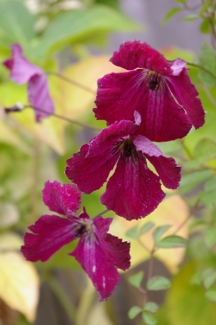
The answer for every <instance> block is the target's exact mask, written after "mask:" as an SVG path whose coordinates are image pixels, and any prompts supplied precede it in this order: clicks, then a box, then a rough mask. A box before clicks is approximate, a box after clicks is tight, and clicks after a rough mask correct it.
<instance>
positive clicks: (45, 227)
mask: <svg viewBox="0 0 216 325" xmlns="http://www.w3.org/2000/svg"><path fill="white" fill-rule="evenodd" d="M29 230H30V231H31V233H29V232H27V233H26V234H25V236H24V245H23V246H22V247H21V252H22V253H23V255H24V256H25V258H26V259H27V260H28V261H32V262H36V261H42V262H44V261H46V260H48V259H49V258H50V257H51V256H52V255H53V254H54V253H55V252H56V251H58V250H59V249H60V248H61V247H62V246H64V245H66V244H68V243H70V242H71V241H72V240H74V238H75V237H74V235H73V232H72V223H71V221H70V220H68V219H65V218H60V217H58V216H55V215H44V216H41V217H40V218H39V219H38V220H37V221H36V222H35V224H34V225H31V226H30V227H29Z"/></svg>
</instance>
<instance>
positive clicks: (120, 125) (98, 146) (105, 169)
mask: <svg viewBox="0 0 216 325" xmlns="http://www.w3.org/2000/svg"><path fill="white" fill-rule="evenodd" d="M140 122H141V121H140V115H139V113H137V112H136V111H135V123H134V122H132V121H129V120H127V121H126V120H122V121H119V122H115V123H114V124H112V125H110V126H109V127H108V128H106V129H103V130H102V131H101V132H100V133H99V134H98V135H97V136H95V137H94V138H93V139H92V140H91V141H90V142H89V144H85V145H83V146H82V147H81V149H80V151H79V152H78V153H76V154H75V155H73V156H72V158H70V159H68V160H67V165H68V166H67V167H66V171H65V172H66V175H67V177H68V178H69V179H70V180H72V181H73V182H74V183H76V184H77V186H78V188H79V189H80V190H81V191H82V192H84V193H87V194H89V193H91V192H93V191H95V190H97V189H99V188H100V187H101V186H102V185H103V184H104V182H105V181H106V180H107V178H108V176H109V174H110V172H111V171H112V170H113V169H114V171H113V174H112V176H111V177H110V179H109V180H108V183H107V187H106V191H105V193H104V194H103V195H102V196H101V202H102V204H104V205H105V206H106V207H107V209H109V210H113V211H114V212H115V213H116V214H118V215H120V216H122V217H125V218H126V219H129V220H131V219H139V218H141V217H145V216H146V215H148V214H149V213H151V212H152V211H153V210H154V209H156V207H157V206H158V204H159V203H160V202H161V201H162V200H163V198H164V197H165V193H164V192H163V191H162V189H161V184H160V181H162V183H163V184H164V186H166V187H167V188H170V189H176V188H177V187H178V185H179V181H180V178H181V175H180V171H181V168H180V167H179V166H177V165H176V162H175V160H174V159H173V158H167V157H165V156H164V155H163V153H162V152H161V151H160V149H159V148H158V147H157V146H156V145H155V144H153V143H152V142H151V141H150V140H149V139H148V138H146V137H144V136H143V135H140V133H139V132H140V126H139V124H140ZM147 160H148V161H149V162H150V163H151V164H152V165H153V166H154V168H155V170H156V172H157V174H158V175H156V174H155V173H154V172H153V171H152V170H150V169H149V167H148V165H147Z"/></svg>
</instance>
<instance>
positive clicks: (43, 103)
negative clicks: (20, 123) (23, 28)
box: [3, 44, 55, 122]
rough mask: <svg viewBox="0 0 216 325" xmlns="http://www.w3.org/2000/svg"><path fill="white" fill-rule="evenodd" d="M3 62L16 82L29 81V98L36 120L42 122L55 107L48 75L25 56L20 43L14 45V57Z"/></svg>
mask: <svg viewBox="0 0 216 325" xmlns="http://www.w3.org/2000/svg"><path fill="white" fill-rule="evenodd" d="M3 64H4V66H5V67H6V68H7V69H9V70H10V77H11V79H12V80H13V81H14V82H16V83H17V84H24V83H26V82H27V83H28V99H29V102H30V103H31V105H32V106H33V108H34V110H35V116H36V121H37V122H40V120H41V118H43V117H48V116H50V115H51V114H53V112H54V110H55V108H54V103H53V101H52V99H51V97H50V94H49V86H48V80H47V76H46V74H45V73H44V72H43V70H41V69H40V68H39V67H37V66H36V65H34V64H32V63H30V62H29V61H28V60H27V59H26V58H25V57H24V56H23V53H22V48H21V46H20V45H19V44H13V45H12V57H11V58H10V59H8V60H6V61H4V62H3Z"/></svg>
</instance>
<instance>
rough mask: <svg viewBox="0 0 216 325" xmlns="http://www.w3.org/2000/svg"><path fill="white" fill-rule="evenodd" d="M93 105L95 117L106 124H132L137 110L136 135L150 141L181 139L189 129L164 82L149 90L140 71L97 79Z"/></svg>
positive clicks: (188, 124) (145, 78)
mask: <svg viewBox="0 0 216 325" xmlns="http://www.w3.org/2000/svg"><path fill="white" fill-rule="evenodd" d="M173 78H174V77H173ZM174 95H175V94H174ZM95 103H96V106H97V108H95V109H94V113H95V116H96V118H97V119H99V120H106V121H107V123H108V124H112V123H114V122H115V121H120V120H123V119H128V120H131V121H134V111H135V110H136V111H138V112H139V114H140V115H141V120H142V123H141V126H140V129H139V132H140V133H141V134H143V135H144V136H146V137H147V138H149V139H150V140H151V141H170V140H174V139H177V138H182V137H183V136H185V135H186V134H187V133H188V132H189V130H190V129H191V127H192V124H191V120H190V117H189V116H188V115H187V114H186V113H185V111H184V109H183V108H182V106H180V105H179V104H178V103H177V102H176V100H175V99H174V97H173V94H171V92H170V90H169V88H168V87H167V85H166V82H165V81H164V80H163V79H161V81H160V85H159V87H158V89H154V90H152V89H150V88H149V85H148V76H147V75H145V73H144V72H143V70H141V69H138V70H134V71H129V72H123V73H111V74H108V75H106V76H104V77H103V78H102V79H99V81H98V91H97V98H96V101H95Z"/></svg>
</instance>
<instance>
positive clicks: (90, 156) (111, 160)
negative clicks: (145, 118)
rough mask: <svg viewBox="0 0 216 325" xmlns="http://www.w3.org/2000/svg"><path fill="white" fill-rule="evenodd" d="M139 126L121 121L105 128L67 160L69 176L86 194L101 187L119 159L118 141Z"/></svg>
mask: <svg viewBox="0 0 216 325" xmlns="http://www.w3.org/2000/svg"><path fill="white" fill-rule="evenodd" d="M137 127H138V125H136V124H134V123H133V122H131V121H120V122H118V123H114V124H113V125H111V126H110V127H108V128H106V129H103V130H102V131H101V132H100V133H99V134H98V135H97V136H96V137H94V138H93V139H92V140H91V141H90V143H89V144H85V145H84V146H82V148H81V149H80V151H79V152H78V153H76V154H74V155H73V157H72V158H70V159H68V160H67V165H68V166H67V167H66V170H65V173H66V175H67V177H68V178H69V179H70V180H71V181H72V182H74V183H76V184H77V186H78V188H79V189H80V190H81V191H82V192H84V193H86V194H89V193H91V192H93V191H95V190H97V189H99V188H100V187H101V186H102V185H103V184H104V182H105V181H106V179H107V177H108V175H109V173H110V171H111V170H112V169H113V168H114V166H115V164H116V162H117V160H118V154H117V152H115V144H116V142H117V141H118V140H119V139H120V138H123V137H125V136H128V135H129V134H130V133H134V132H135V131H136V130H137Z"/></svg>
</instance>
